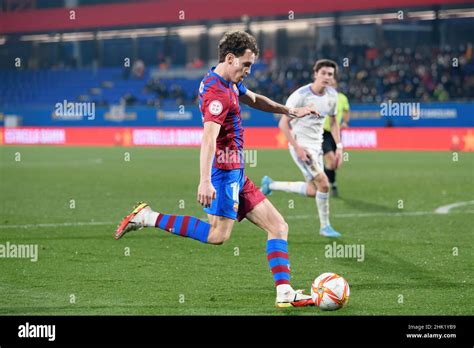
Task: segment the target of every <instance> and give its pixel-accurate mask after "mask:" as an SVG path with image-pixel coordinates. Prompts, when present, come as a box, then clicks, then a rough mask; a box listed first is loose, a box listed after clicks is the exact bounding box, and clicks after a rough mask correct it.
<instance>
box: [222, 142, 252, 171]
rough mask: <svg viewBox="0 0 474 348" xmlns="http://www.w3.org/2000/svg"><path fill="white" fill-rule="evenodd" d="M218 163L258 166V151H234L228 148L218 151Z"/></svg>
mask: <svg viewBox="0 0 474 348" xmlns="http://www.w3.org/2000/svg"><path fill="white" fill-rule="evenodd" d="M216 162H217V163H219V164H236V163H237V164H242V165H243V164H244V163H247V164H248V165H249V167H252V168H253V167H256V166H257V150H234V149H229V148H228V147H226V148H225V149H224V150H217V151H216Z"/></svg>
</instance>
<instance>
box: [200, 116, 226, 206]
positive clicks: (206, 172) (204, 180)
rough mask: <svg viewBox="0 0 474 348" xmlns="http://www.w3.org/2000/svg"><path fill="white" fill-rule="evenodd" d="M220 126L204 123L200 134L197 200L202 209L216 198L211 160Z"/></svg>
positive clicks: (210, 122) (209, 122)
mask: <svg viewBox="0 0 474 348" xmlns="http://www.w3.org/2000/svg"><path fill="white" fill-rule="evenodd" d="M220 129H221V125H220V124H218V123H215V122H212V121H208V122H205V123H204V131H203V134H202V143H201V154H200V156H199V167H200V175H201V178H200V180H199V187H198V192H197V200H198V202H199V203H200V204H201V205H203V206H204V207H206V208H207V207H209V206H210V205H211V203H212V200H213V199H215V198H216V190H215V189H214V186H212V183H211V170H212V160H213V158H214V155H215V152H216V139H217V135H218V134H219V131H220Z"/></svg>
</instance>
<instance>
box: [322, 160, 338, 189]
mask: <svg viewBox="0 0 474 348" xmlns="http://www.w3.org/2000/svg"><path fill="white" fill-rule="evenodd" d="M324 162H325V167H324V172H325V173H326V175H327V177H328V179H329V184H330V185H331V195H332V196H333V197H337V196H338V191H337V184H336V154H335V153H334V151H330V152H327V153H325V154H324Z"/></svg>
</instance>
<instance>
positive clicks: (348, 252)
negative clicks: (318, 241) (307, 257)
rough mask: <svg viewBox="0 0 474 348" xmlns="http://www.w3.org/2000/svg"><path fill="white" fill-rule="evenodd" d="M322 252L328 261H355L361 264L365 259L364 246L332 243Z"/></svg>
mask: <svg viewBox="0 0 474 348" xmlns="http://www.w3.org/2000/svg"><path fill="white" fill-rule="evenodd" d="M324 250H325V252H324V256H325V257H326V258H328V259H332V258H343V259H357V261H358V262H363V261H364V259H365V246H364V244H337V243H336V242H332V244H326V246H325V247H324Z"/></svg>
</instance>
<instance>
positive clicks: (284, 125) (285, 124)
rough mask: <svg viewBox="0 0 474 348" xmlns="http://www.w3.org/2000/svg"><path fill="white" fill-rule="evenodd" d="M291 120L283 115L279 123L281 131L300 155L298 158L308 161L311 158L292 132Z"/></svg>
mask: <svg viewBox="0 0 474 348" xmlns="http://www.w3.org/2000/svg"><path fill="white" fill-rule="evenodd" d="M290 121H291V118H289V117H288V116H285V115H283V116H282V117H281V119H280V122H279V123H278V127H279V128H280V130H281V132H282V133H283V134H284V135H285V137H286V139H287V140H288V142H289V143H290V144H291V146H293V147H294V149H295V151H296V154H297V155H298V158H299V159H301V160H302V161H304V162H308V161H309V160H310V159H309V155H308V153H307V152H306V150H305V149H303V148H302V147H301V146H299V144H298V142H297V141H296V139H295V137H294V136H293V134H292V133H291V128H290Z"/></svg>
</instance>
